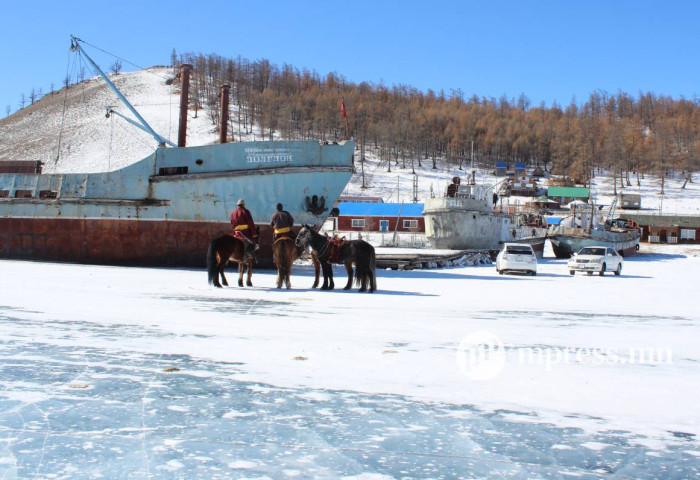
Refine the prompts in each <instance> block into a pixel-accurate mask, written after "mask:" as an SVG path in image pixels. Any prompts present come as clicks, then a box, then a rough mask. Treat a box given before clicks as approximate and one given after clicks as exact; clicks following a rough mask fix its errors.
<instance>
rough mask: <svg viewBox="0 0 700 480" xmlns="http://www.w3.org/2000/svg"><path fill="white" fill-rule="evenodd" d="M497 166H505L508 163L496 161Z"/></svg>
mask: <svg viewBox="0 0 700 480" xmlns="http://www.w3.org/2000/svg"><path fill="white" fill-rule="evenodd" d="M496 166H497V167H507V166H508V163H507V162H496Z"/></svg>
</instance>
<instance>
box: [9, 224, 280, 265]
mask: <svg viewBox="0 0 700 480" xmlns="http://www.w3.org/2000/svg"><path fill="white" fill-rule="evenodd" d="M230 231H231V229H230V228H229V227H228V226H227V225H226V224H225V223H210V222H178V221H145V220H94V219H93V220H90V219H82V220H80V219H31V218H22V219H12V218H0V258H10V259H18V260H43V261H53V262H75V263H92V264H106V265H147V266H168V267H204V266H205V265H206V255H207V249H208V247H209V243H210V242H211V240H212V239H213V238H215V237H218V236H221V235H225V234H228V233H230ZM260 238H261V239H262V240H261V242H260V245H261V247H260V250H259V251H258V254H257V256H258V265H259V266H261V267H268V268H269V267H271V266H272V262H271V258H272V250H271V239H272V231H271V229H270V227H268V226H266V225H265V226H261V227H260Z"/></svg>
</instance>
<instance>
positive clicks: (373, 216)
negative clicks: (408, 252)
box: [338, 202, 425, 233]
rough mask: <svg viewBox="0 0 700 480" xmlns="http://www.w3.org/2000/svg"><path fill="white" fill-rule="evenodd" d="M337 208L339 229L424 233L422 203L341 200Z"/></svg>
mask: <svg viewBox="0 0 700 480" xmlns="http://www.w3.org/2000/svg"><path fill="white" fill-rule="evenodd" d="M338 210H339V214H338V230H340V231H356V232H386V233H389V232H394V231H397V232H412V233H425V220H424V218H423V204H422V203H360V202H341V203H340V204H339V205H338Z"/></svg>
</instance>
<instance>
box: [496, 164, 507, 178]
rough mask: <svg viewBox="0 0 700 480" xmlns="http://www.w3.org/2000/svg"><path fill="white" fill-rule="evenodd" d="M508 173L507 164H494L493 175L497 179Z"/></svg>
mask: <svg viewBox="0 0 700 480" xmlns="http://www.w3.org/2000/svg"><path fill="white" fill-rule="evenodd" d="M507 173H508V163H507V162H496V170H494V172H493V174H494V175H496V176H497V177H504V176H505V175H506V174H507Z"/></svg>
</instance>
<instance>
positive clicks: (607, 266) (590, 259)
mask: <svg viewBox="0 0 700 480" xmlns="http://www.w3.org/2000/svg"><path fill="white" fill-rule="evenodd" d="M567 266H568V267H569V274H571V275H573V274H575V273H576V272H586V273H587V274H588V275H593V273H597V274H598V275H600V276H603V275H605V272H615V275H619V274H620V273H622V257H621V256H620V255H619V254H618V253H617V252H616V251H615V249H614V248H610V247H605V246H600V247H583V248H582V249H581V250H579V252H578V253H575V254H574V256H573V257H571V258H570V259H569V262H568V263H567Z"/></svg>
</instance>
